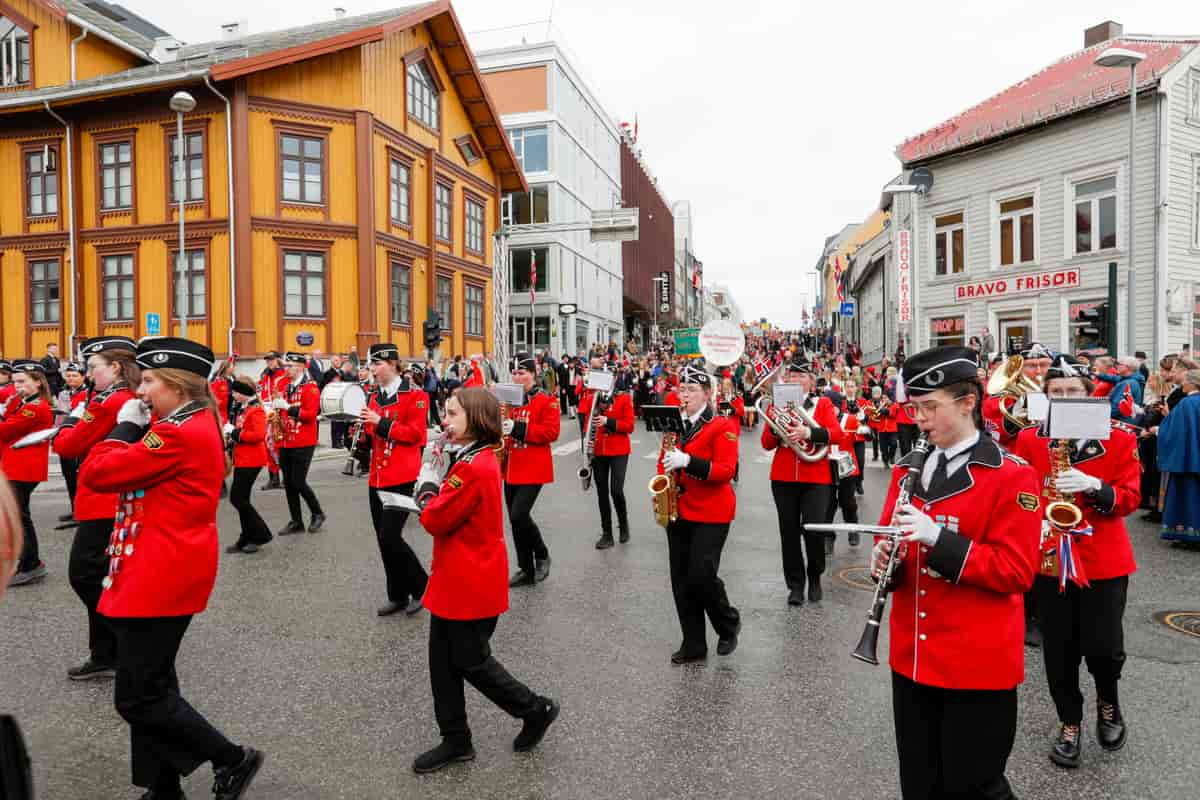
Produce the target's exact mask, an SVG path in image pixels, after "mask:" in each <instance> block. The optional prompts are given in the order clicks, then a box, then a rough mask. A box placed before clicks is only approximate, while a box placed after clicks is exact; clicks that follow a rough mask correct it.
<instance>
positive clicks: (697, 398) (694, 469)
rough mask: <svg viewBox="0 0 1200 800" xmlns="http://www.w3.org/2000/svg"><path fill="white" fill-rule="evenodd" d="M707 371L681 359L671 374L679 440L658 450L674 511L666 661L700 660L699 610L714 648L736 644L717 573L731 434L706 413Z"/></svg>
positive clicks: (736, 629) (734, 444) (704, 647)
mask: <svg viewBox="0 0 1200 800" xmlns="http://www.w3.org/2000/svg"><path fill="white" fill-rule="evenodd" d="M712 391H713V386H712V376H710V375H709V374H708V373H707V372H705V371H704V370H703V369H700V368H698V367H694V366H687V367H684V369H683V372H682V373H681V375H680V381H679V400H680V410H681V412H682V413H683V417H684V433H683V436H682V437H681V438H680V440H679V445H678V447H677V448H675V449H673V450H667V451H666V452H664V453H663V454H662V456H661V458H660V460H659V463H658V473H659V474H660V475H665V474H666V473H667V472H671V471H674V472H676V473H677V477H676V480H677V482H678V486H679V518H678V519H677V520H675V521H674V522H672V523H671V524H670V525H669V526H668V528H667V550H668V558H669V559H670V564H671V591H672V593H673V594H674V596H675V610H676V613H677V614H678V615H679V627H680V628H681V629H682V632H683V642H682V644H680V646H679V649H678V650H676V651H675V652H674V653H672V654H671V663H672V664H686V663H688V662H691V661H700V660H702V659H704V658H706V657H707V655H708V641H707V639H708V637H707V635H706V634H705V627H704V617H705V614H707V615H708V619H709V621H710V622H711V623H712V626H713V630H714V631H715V632H716V634H717V653H718V654H719V655H723V656H726V655H729V654H730V653H732V652H733V651H734V650H735V649H737V645H738V634H739V633H740V632H741V629H742V618H741V615H740V614H739V613H738V610H737V609H736V608H734V607H733V606H732V605H730V604H729V597H728V595H726V593H725V583H724V582H723V581H722V580H721V578H720V577H719V576H718V575H717V571H718V570H719V569H720V566H721V551H722V550H723V549H724V547H725V539H726V537H728V536H729V525H730V523H732V522H733V518H734V514H735V512H736V508H737V498H736V496H735V495H734V493H733V487H732V486H731V485H730V481H732V480H733V473H734V470H735V469H736V468H737V461H738V434H737V433H736V432H734V431H732V430H730V428H729V425H728V424H726V423H725V422H724V421H723V420H718V419H716V418H715V415H714V414H713V410H712V406H711V401H712Z"/></svg>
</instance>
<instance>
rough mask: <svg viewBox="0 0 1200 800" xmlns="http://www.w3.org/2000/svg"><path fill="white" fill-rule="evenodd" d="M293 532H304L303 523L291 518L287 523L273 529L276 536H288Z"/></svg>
mask: <svg viewBox="0 0 1200 800" xmlns="http://www.w3.org/2000/svg"><path fill="white" fill-rule="evenodd" d="M293 533H304V523H303V522H296V520H292V521H291V522H289V523H288V524H287V525H284V526H283V527H282V528H280V529H279V530H277V531H275V535H276V536H290V535H292V534H293Z"/></svg>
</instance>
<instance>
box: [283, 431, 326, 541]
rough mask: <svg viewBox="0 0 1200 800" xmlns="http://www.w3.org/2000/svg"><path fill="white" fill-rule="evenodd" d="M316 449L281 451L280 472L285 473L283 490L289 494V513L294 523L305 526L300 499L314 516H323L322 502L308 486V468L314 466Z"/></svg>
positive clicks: (291, 448)
mask: <svg viewBox="0 0 1200 800" xmlns="http://www.w3.org/2000/svg"><path fill="white" fill-rule="evenodd" d="M315 449H316V448H315V447H289V448H280V450H279V471H280V472H281V473H283V489H284V491H285V492H286V493H287V504H288V511H289V512H290V513H291V515H292V522H298V523H301V524H303V522H304V520H303V518H302V517H301V511H300V498H301V497H303V498H304V502H305V503H306V504H307V505H308V510H309V511H310V512H311V513H313V514H322V513H324V512H323V511H321V501H320V500H318V499H317V495H316V493H314V492H313V490H312V487H311V486H309V485H308V468H309V467H310V466H311V465H312V457H313V451H314V450H315Z"/></svg>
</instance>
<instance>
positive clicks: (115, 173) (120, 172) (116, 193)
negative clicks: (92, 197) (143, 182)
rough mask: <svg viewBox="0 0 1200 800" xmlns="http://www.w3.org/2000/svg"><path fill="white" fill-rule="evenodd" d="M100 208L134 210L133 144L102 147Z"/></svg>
mask: <svg viewBox="0 0 1200 800" xmlns="http://www.w3.org/2000/svg"><path fill="white" fill-rule="evenodd" d="M100 191H101V195H100V208H102V209H104V210H105V211H108V210H111V209H125V208H133V142H132V141H125V142H110V143H108V144H102V145H100Z"/></svg>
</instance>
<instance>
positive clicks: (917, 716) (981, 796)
mask: <svg viewBox="0 0 1200 800" xmlns="http://www.w3.org/2000/svg"><path fill="white" fill-rule="evenodd" d="M892 714H893V717H894V719H895V725H896V751H897V754H898V755H899V756H900V793H901V796H902V797H903V798H904V800H1015V795H1013V792H1012V788H1011V787H1010V786H1009V785H1008V779H1007V778H1005V777H1004V768H1005V766H1006V765H1007V764H1008V755H1009V753H1011V752H1012V746H1013V740H1014V739H1015V738H1016V735H1017V690H1016V689H1002V690H984V689H942V688H939V687H936V686H926V685H924V684H920V683H915V682H913V681H911V680H909V679H908V678H906V677H904V676H903V675H900V674H899V673H896V672H892Z"/></svg>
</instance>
